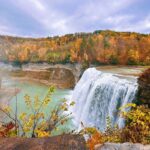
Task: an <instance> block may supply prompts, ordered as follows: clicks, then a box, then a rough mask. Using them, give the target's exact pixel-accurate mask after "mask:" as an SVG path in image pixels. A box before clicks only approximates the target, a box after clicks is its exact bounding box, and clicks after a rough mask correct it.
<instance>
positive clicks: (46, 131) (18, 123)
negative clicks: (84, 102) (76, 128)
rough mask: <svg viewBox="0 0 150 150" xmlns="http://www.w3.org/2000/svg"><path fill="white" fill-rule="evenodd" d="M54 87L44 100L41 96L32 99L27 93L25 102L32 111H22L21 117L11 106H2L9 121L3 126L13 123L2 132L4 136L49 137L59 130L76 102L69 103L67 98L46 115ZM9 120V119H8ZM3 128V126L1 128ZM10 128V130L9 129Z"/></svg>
mask: <svg viewBox="0 0 150 150" xmlns="http://www.w3.org/2000/svg"><path fill="white" fill-rule="evenodd" d="M54 90H55V89H54V87H51V88H49V90H48V93H47V95H46V96H45V97H44V99H43V100H40V99H39V97H37V96H36V97H35V98H34V100H33V101H32V99H31V97H30V96H29V95H25V98H24V100H25V104H26V107H27V108H28V111H31V113H29V112H28V113H27V112H22V113H21V114H20V115H19V117H18V116H17V114H16V113H14V112H13V111H12V110H11V108H10V107H3V108H0V111H1V112H3V113H4V114H5V115H6V116H7V117H8V118H9V120H10V121H9V122H8V123H5V122H3V127H4V126H6V125H7V124H10V122H11V123H12V124H11V125H13V126H14V127H13V130H12V128H7V127H5V128H6V129H4V130H2V132H0V135H1V136H2V137H4V136H5V137H9V136H11V135H12V133H13V135H14V133H15V136H21V137H48V136H51V135H52V132H53V131H55V130H57V129H58V127H59V126H60V125H64V124H65V123H66V122H67V121H68V119H69V116H70V113H65V112H67V111H68V107H69V106H73V105H74V102H71V103H69V104H67V102H66V100H63V101H62V102H61V103H60V104H59V105H58V106H57V107H55V108H54V109H53V110H52V111H51V112H49V114H48V116H46V115H45V113H44V112H43V109H46V107H48V105H49V103H50V102H51V96H52V94H53V93H54ZM7 121H8V120H7ZM0 129H2V127H1V128H0ZM8 129H9V130H8Z"/></svg>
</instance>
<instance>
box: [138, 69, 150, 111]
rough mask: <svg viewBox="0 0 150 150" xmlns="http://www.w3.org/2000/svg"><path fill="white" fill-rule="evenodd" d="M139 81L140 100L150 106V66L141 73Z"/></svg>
mask: <svg viewBox="0 0 150 150" xmlns="http://www.w3.org/2000/svg"><path fill="white" fill-rule="evenodd" d="M138 83H139V90H138V100H139V101H140V102H142V103H143V104H146V105H148V106H149V108H150V68H149V69H147V70H146V71H145V72H144V73H143V74H141V76H140V77H139V79H138Z"/></svg>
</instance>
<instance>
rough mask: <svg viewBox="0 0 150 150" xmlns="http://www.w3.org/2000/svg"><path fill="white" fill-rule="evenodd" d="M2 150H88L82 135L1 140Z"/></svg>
mask: <svg viewBox="0 0 150 150" xmlns="http://www.w3.org/2000/svg"><path fill="white" fill-rule="evenodd" d="M0 150H86V143H85V140H84V138H83V137H82V136H80V135H60V136H55V137H50V138H0Z"/></svg>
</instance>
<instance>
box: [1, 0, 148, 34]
mask: <svg viewBox="0 0 150 150" xmlns="http://www.w3.org/2000/svg"><path fill="white" fill-rule="evenodd" d="M1 1H3V3H1V6H0V19H4V18H5V19H6V20H7V23H3V22H1V23H0V33H1V34H2V33H6V34H16V35H23V36H27V35H29V36H52V35H62V34H66V33H74V32H89V31H93V30H97V29H112V30H120V31H121V30H123V31H127V30H129V31H136V32H148V31H149V26H150V20H149V15H150V10H149V9H147V10H146V9H145V6H146V5H147V3H148V1H147V0H146V1H147V3H146V2H145V3H142V2H143V0H82V1H80V0H71V1H70V0H26V1H21V0H15V1H14V0H10V2H11V5H8V2H6V1H4V0H1ZM141 4H142V6H143V8H142V7H140V6H141ZM3 7H4V8H5V9H3ZM6 8H7V9H6ZM139 16H140V17H139ZM145 16H146V17H145Z"/></svg>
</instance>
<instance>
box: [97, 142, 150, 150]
mask: <svg viewBox="0 0 150 150" xmlns="http://www.w3.org/2000/svg"><path fill="white" fill-rule="evenodd" d="M95 150H150V145H142V144H139V143H136V144H132V143H122V144H121V143H104V144H99V145H96V146H95Z"/></svg>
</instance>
